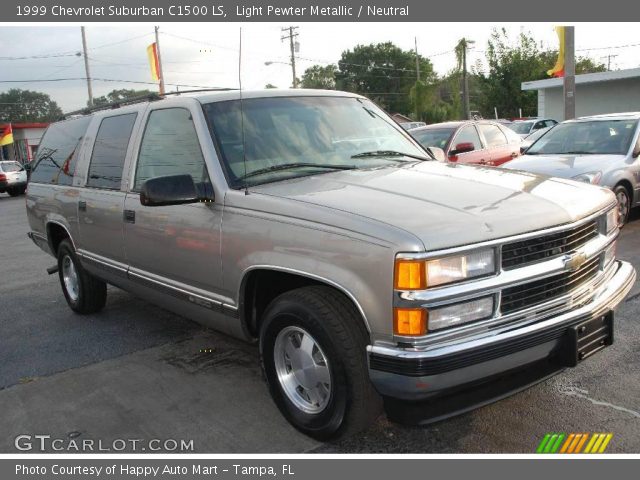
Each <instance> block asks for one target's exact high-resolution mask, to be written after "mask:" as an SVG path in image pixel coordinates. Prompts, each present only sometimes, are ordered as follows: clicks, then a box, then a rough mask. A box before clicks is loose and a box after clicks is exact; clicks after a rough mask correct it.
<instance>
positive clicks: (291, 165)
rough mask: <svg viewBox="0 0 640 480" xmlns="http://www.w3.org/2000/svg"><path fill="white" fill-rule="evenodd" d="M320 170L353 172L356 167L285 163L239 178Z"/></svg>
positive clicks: (239, 178)
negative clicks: (310, 168) (300, 169)
mask: <svg viewBox="0 0 640 480" xmlns="http://www.w3.org/2000/svg"><path fill="white" fill-rule="evenodd" d="M309 167H312V168H320V169H328V170H353V169H354V168H355V167H354V166H352V165H323V164H320V163H283V164H281V165H273V166H271V167H266V168H260V169H258V170H254V171H253V172H249V173H247V174H246V175H243V176H241V177H238V180H244V179H246V178H251V177H257V176H258V175H264V174H267V173H272V172H279V171H282V170H291V169H292V168H309Z"/></svg>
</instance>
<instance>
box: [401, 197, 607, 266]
mask: <svg viewBox="0 0 640 480" xmlns="http://www.w3.org/2000/svg"><path fill="white" fill-rule="evenodd" d="M611 208H615V204H612V205H608V206H607V207H605V208H603V209H601V210H599V211H598V212H596V213H592V214H591V215H589V216H588V217H585V218H582V219H580V220H578V221H576V222H574V223H569V224H566V225H560V226H557V227H551V228H547V229H544V230H535V231H533V232H527V233H521V234H519V235H512V236H510V237H503V238H497V239H495V240H487V241H486V242H480V243H474V244H469V245H461V246H458V247H452V248H447V249H444V250H433V251H429V252H421V253H413V252H408V253H398V254H397V255H396V258H397V259H400V260H424V259H428V258H433V257H440V256H447V255H453V254H456V253H460V252H465V251H468V250H476V249H482V248H484V247H495V246H499V245H504V244H507V243H512V242H517V241H519V240H526V239H529V238H535V237H541V236H544V235H550V234H553V233H560V232H563V231H566V230H571V229H572V228H575V227H579V226H581V225H584V224H586V223H588V222H590V221H593V220H595V219H596V218H598V217H599V216H600V215H603V214H605V213H607V212H608V211H609V210H610V209H611Z"/></svg>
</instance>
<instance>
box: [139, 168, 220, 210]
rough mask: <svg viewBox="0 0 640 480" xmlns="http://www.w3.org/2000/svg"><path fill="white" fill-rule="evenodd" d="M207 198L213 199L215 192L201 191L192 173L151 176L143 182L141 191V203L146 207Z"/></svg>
mask: <svg viewBox="0 0 640 480" xmlns="http://www.w3.org/2000/svg"><path fill="white" fill-rule="evenodd" d="M200 190H204V189H203V188H201V189H200ZM207 200H213V192H203V191H199V189H198V187H197V186H196V184H195V183H194V181H193V178H192V177H191V175H170V176H166V177H155V178H150V179H149V180H147V181H146V182H144V183H143V184H142V189H141V191H140V203H141V204H142V205H144V206H146V207H159V206H163V205H182V204H185V203H198V202H202V201H207Z"/></svg>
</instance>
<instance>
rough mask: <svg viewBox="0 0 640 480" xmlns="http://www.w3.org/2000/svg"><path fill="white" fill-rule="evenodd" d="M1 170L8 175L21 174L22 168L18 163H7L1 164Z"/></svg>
mask: <svg viewBox="0 0 640 480" xmlns="http://www.w3.org/2000/svg"><path fill="white" fill-rule="evenodd" d="M0 170H2V171H4V172H7V173H10V172H19V171H21V170H22V166H21V165H20V164H19V163H16V162H5V163H0Z"/></svg>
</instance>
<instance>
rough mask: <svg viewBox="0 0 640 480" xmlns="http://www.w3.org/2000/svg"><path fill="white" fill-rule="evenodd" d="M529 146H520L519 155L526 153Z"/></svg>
mask: <svg viewBox="0 0 640 480" xmlns="http://www.w3.org/2000/svg"><path fill="white" fill-rule="evenodd" d="M530 146H531V145H520V154H521V155H524V154H525V153H527V150H529V147H530Z"/></svg>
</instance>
